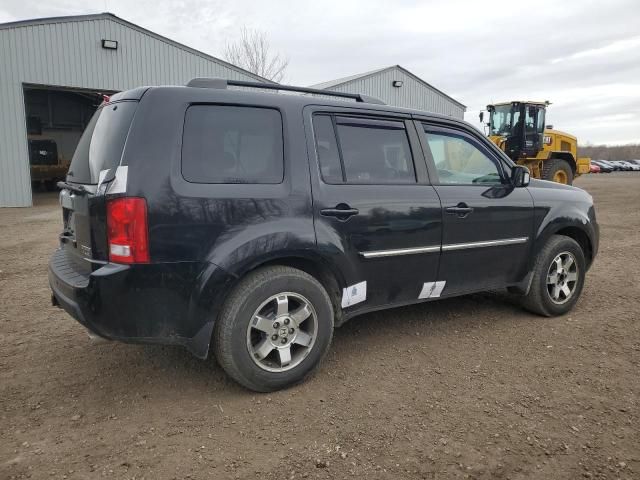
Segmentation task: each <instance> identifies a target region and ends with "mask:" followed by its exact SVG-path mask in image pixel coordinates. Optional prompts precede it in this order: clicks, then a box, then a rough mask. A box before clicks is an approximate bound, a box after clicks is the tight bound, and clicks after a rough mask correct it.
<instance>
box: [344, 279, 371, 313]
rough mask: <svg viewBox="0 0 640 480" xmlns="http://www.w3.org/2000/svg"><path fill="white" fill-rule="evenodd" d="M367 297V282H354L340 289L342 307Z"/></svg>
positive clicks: (362, 300)
mask: <svg viewBox="0 0 640 480" xmlns="http://www.w3.org/2000/svg"><path fill="white" fill-rule="evenodd" d="M366 299H367V282H366V281H365V282H360V283H356V284H355V285H351V286H349V287H347V288H343V289H342V308H347V307H350V306H351V305H355V304H356V303H360V302H364V301H365V300H366Z"/></svg>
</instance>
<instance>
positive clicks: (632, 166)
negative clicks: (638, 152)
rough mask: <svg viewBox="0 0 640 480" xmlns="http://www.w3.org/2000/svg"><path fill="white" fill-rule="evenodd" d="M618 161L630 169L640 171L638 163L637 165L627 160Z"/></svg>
mask: <svg viewBox="0 0 640 480" xmlns="http://www.w3.org/2000/svg"><path fill="white" fill-rule="evenodd" d="M620 163H622V164H623V165H626V166H627V167H629V170H631V171H634V172H640V165H637V164H636V163H633V162H629V161H627V160H621V161H620Z"/></svg>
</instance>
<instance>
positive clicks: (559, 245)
mask: <svg viewBox="0 0 640 480" xmlns="http://www.w3.org/2000/svg"><path fill="white" fill-rule="evenodd" d="M563 255H564V256H563ZM559 257H560V258H561V264H562V265H563V267H564V266H565V265H566V264H568V262H566V264H565V262H563V261H562V259H569V258H572V259H573V262H574V263H575V273H576V275H575V282H571V281H570V280H569V279H571V278H573V276H572V275H571V272H572V267H569V268H568V269H567V272H568V273H566V274H565V277H564V280H565V281H566V284H567V288H568V289H569V290H570V291H571V294H570V295H569V296H568V297H567V298H564V299H563V297H566V295H565V294H564V293H562V291H561V292H560V298H558V299H556V300H554V299H553V295H554V294H555V293H556V292H557V290H555V289H554V286H555V285H556V284H554V283H549V281H550V279H551V280H553V274H552V272H553V271H555V272H556V276H555V278H556V280H557V281H559V282H560V281H561V278H563V277H562V275H560V274H558V273H557V269H556V267H557V266H558V264H557V263H556V262H555V260H556V259H557V258H559ZM552 264H553V269H552ZM585 273H586V262H585V259H584V253H583V251H582V249H581V248H580V245H578V243H577V242H576V241H575V240H573V239H572V238H569V237H565V236H564V235H553V236H552V237H551V238H550V239H549V240H548V242H547V244H546V245H545V246H544V248H543V249H542V251H541V252H540V254H539V255H538V257H537V259H536V263H535V266H534V270H533V278H532V280H531V288H530V289H529V292H528V293H527V294H526V295H524V296H523V297H522V306H523V307H524V308H525V309H527V310H529V311H530V312H533V313H537V314H539V315H542V316H545V317H554V316H557V315H563V314H565V313H567V312H568V311H570V310H571V309H572V308H573V307H574V305H575V304H576V302H577V301H578V299H579V298H580V293H581V292H582V287H583V286H584V278H585ZM557 300H559V301H557Z"/></svg>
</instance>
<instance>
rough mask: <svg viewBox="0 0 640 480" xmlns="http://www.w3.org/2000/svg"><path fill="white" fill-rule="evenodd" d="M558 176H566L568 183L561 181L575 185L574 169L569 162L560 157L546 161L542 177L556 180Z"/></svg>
mask: <svg viewBox="0 0 640 480" xmlns="http://www.w3.org/2000/svg"><path fill="white" fill-rule="evenodd" d="M556 176H560V177H564V179H565V180H566V183H565V182H564V181H561V182H559V183H565V184H566V185H573V170H572V168H571V165H569V162H567V161H566V160H562V159H560V158H553V159H551V160H547V161H545V162H544V164H543V166H542V179H543V180H549V181H550V182H555V181H556V180H554V179H555V178H556Z"/></svg>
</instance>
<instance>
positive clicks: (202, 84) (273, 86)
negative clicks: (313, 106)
mask: <svg viewBox="0 0 640 480" xmlns="http://www.w3.org/2000/svg"><path fill="white" fill-rule="evenodd" d="M228 86H233V87H250V88H261V89H264V90H284V91H287V92H300V93H312V94H314V95H329V96H332V97H341V98H351V99H353V100H355V101H356V102H361V103H374V104H377V105H385V103H384V102H383V101H382V100H380V99H378V98H375V97H370V96H368V95H363V94H361V93H347V92H335V91H333V90H320V89H317V88H306V87H294V86H292V85H280V84H277V83H260V82H245V81H242V80H225V79H224V78H202V77H200V78H194V79H193V80H191V81H189V83H187V87H196V88H219V89H223V90H224V89H226V88H227V87H228Z"/></svg>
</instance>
